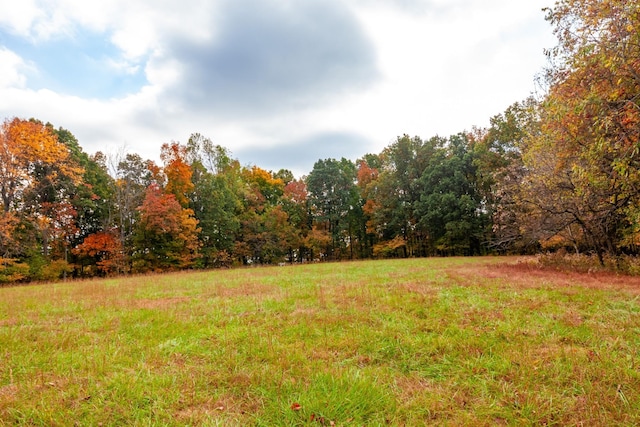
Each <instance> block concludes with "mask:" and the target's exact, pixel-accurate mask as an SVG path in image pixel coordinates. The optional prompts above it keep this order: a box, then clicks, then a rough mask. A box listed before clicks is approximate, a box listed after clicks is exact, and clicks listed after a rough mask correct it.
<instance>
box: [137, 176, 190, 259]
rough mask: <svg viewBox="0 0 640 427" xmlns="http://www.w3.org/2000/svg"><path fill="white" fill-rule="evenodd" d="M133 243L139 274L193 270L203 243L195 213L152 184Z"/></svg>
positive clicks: (145, 199) (143, 205) (146, 196)
mask: <svg viewBox="0 0 640 427" xmlns="http://www.w3.org/2000/svg"><path fill="white" fill-rule="evenodd" d="M138 211H139V212H140V219H139V221H138V222H137V224H136V230H135V232H134V237H133V244H134V252H133V260H134V264H133V267H134V269H135V270H136V271H154V270H155V271H162V270H177V269H183V268H189V267H192V266H193V264H194V262H195V260H196V258H197V256H198V249H199V247H200V243H199V241H198V233H199V231H200V230H199V228H198V220H197V219H196V218H195V217H194V214H193V210H191V209H185V208H183V207H182V206H180V203H178V201H177V200H176V198H175V196H174V195H173V194H165V193H163V192H162V191H161V189H160V187H159V186H158V185H156V184H152V185H150V186H149V187H148V188H147V191H146V193H145V198H144V201H143V202H142V206H140V207H139V208H138Z"/></svg>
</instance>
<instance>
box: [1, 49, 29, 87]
mask: <svg viewBox="0 0 640 427" xmlns="http://www.w3.org/2000/svg"><path fill="white" fill-rule="evenodd" d="M26 68H27V65H26V64H25V63H24V61H23V60H22V58H20V57H19V56H18V55H16V54H15V53H14V52H12V51H10V50H8V49H4V48H2V47H0V89H1V88H10V87H16V88H23V87H25V84H26V80H27V79H26V77H25V75H24V74H23V73H22V72H21V70H23V69H26Z"/></svg>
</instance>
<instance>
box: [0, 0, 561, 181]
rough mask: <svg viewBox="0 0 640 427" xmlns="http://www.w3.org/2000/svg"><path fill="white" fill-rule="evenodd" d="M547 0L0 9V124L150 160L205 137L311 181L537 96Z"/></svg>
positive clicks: (197, 0)
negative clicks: (60, 130) (339, 161)
mask: <svg viewBox="0 0 640 427" xmlns="http://www.w3.org/2000/svg"><path fill="white" fill-rule="evenodd" d="M551 5H552V2H551V1H547V0H349V1H345V0H180V1H176V0H101V1H96V2H90V1H86V0H20V1H15V0H0V11H1V12H0V119H5V118H12V117H21V118H30V117H35V118H38V119H40V120H42V121H45V122H47V121H48V122H51V123H53V124H54V125H55V126H56V127H58V126H62V127H64V128H66V129H68V130H70V131H71V132H72V133H73V134H74V135H76V137H77V138H78V139H79V141H80V144H81V146H82V147H83V149H84V150H85V151H86V152H88V153H94V152H95V151H98V150H101V151H103V152H113V153H115V152H117V151H118V150H120V149H121V148H122V147H126V149H127V150H128V151H131V152H136V153H139V154H140V155H141V156H143V157H144V158H150V159H154V160H157V159H158V157H159V151H160V146H161V145H162V143H164V142H169V141H179V142H183V143H184V142H186V141H187V140H188V138H189V135H191V134H192V133H196V132H197V133H200V134H202V135H204V136H206V137H209V138H211V139H212V140H213V141H214V142H215V143H217V144H220V145H222V146H224V147H227V148H228V149H230V150H231V152H232V154H233V156H234V157H235V158H237V159H239V160H240V162H241V163H242V164H245V165H251V164H254V165H257V166H260V167H262V168H265V169H270V170H274V171H275V170H278V169H280V168H286V169H290V170H292V171H293V172H294V173H295V174H296V175H297V176H300V175H302V174H306V173H308V172H309V171H310V170H311V168H312V167H313V163H314V162H315V161H316V160H318V159H325V158H330V157H332V158H340V157H347V158H351V159H353V160H355V159H357V158H359V157H361V156H362V155H363V154H365V153H379V152H380V151H381V150H382V149H383V148H384V147H385V146H387V145H388V144H389V143H390V142H392V141H393V140H395V138H396V137H397V136H398V135H402V134H405V133H406V134H409V135H411V136H414V135H418V136H421V137H423V138H430V137H431V136H434V135H441V136H448V135H450V134H454V133H457V132H460V131H463V130H467V129H470V128H471V127H472V126H486V125H487V124H488V121H489V118H490V117H491V116H493V115H495V114H498V113H501V112H502V111H504V110H505V109H506V107H508V106H509V105H510V104H512V103H513V102H516V101H520V100H522V99H524V98H526V97H527V96H528V95H529V94H531V93H533V92H534V91H535V90H536V84H535V76H536V74H539V73H540V72H541V71H542V69H543V67H544V66H545V56H544V54H543V49H545V48H549V47H552V46H553V45H554V44H555V39H554V37H553V36H552V32H551V27H550V26H549V24H548V23H547V22H546V21H545V20H544V13H543V12H542V11H541V9H542V8H543V7H545V6H551Z"/></svg>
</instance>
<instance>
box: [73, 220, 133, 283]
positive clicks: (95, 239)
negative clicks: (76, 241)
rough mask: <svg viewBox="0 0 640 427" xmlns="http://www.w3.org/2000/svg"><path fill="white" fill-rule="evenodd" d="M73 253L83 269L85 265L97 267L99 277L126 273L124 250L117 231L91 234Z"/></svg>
mask: <svg viewBox="0 0 640 427" xmlns="http://www.w3.org/2000/svg"><path fill="white" fill-rule="evenodd" d="M73 252H74V255H76V256H78V258H79V262H80V263H81V264H82V268H83V269H84V267H85V265H89V266H95V269H96V270H97V271H96V273H97V274H98V275H102V276H107V275H111V274H116V273H121V272H123V271H124V250H123V248H122V244H121V242H120V239H119V236H118V233H117V230H105V231H98V232H96V233H93V234H90V235H88V236H87V237H86V238H85V239H84V241H83V242H82V243H81V244H80V245H78V246H76V247H75V248H74V249H73Z"/></svg>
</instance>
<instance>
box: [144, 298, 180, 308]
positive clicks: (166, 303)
mask: <svg viewBox="0 0 640 427" xmlns="http://www.w3.org/2000/svg"><path fill="white" fill-rule="evenodd" d="M189 300H190V298H187V297H169V298H157V299H156V298H154V299H140V300H136V301H135V302H134V305H135V306H136V308H143V309H164V308H169V307H172V306H174V305H178V304H181V303H184V302H188V301H189Z"/></svg>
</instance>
